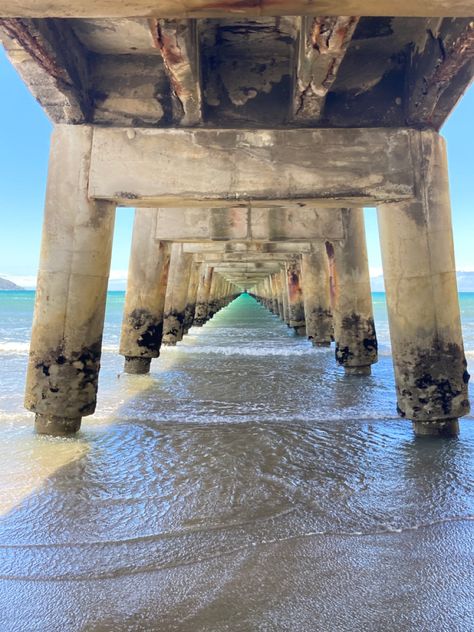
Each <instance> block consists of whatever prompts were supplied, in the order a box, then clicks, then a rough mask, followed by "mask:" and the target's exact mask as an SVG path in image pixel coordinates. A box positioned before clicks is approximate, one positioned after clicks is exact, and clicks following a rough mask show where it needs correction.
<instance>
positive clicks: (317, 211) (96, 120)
mask: <svg viewBox="0 0 474 632" xmlns="http://www.w3.org/2000/svg"><path fill="white" fill-rule="evenodd" d="M19 4H20V5H21V6H18V5H19ZM96 4H97V3H96ZM240 4H242V5H243V4H246V5H247V4H248V5H249V6H250V5H251V4H252V3H240ZM276 4H278V6H276ZM280 4H281V3H274V2H273V4H272V3H271V2H269V1H266V0H262V2H258V3H256V5H258V6H255V7H254V6H252V7H250V8H249V6H245V7H244V6H242V7H240V5H239V7H240V8H239V9H238V15H237V14H236V10H237V9H236V6H235V5H236V3H235V2H234V3H233V4H232V3H231V2H230V1H229V2H223V3H220V5H219V7H217V5H216V6H215V7H211V8H209V6H210V5H209V3H208V5H209V6H208V5H205V3H202V2H201V3H200V2H198V0H193V1H192V2H190V5H189V7H187V8H186V7H185V8H183V7H181V8H179V7H178V9H177V8H176V7H175V6H174V5H173V3H172V2H167V3H165V4H164V5H163V7H161V5H160V7H161V8H160V7H156V6H153V7H152V6H151V5H150V3H148V4H147V3H146V2H141V0H134V2H132V3H125V4H124V3H122V5H121V6H120V7H119V5H118V4H117V3H114V2H113V1H110V2H108V3H104V2H100V3H99V5H100V6H99V5H98V6H94V3H92V2H90V1H88V2H86V3H85V4H84V2H82V3H77V6H75V8H74V7H72V8H71V6H69V5H71V3H69V5H68V7H66V4H65V3H64V2H63V3H62V4H61V2H59V1H56V0H54V1H53V2H52V3H51V2H49V3H48V2H45V1H43V0H38V1H36V0H35V1H33V0H25V2H20V3H18V2H16V0H0V37H1V40H2V43H3V44H4V46H5V49H6V51H7V54H8V55H9V57H10V59H11V61H12V63H13V64H14V66H15V68H16V69H17V70H18V72H19V73H20V75H21V76H22V77H23V79H24V80H25V82H26V83H27V85H28V87H29V89H30V90H31V92H32V93H33V95H34V96H35V98H36V99H37V100H38V101H39V103H40V104H41V105H42V106H43V108H44V109H45V111H46V113H47V114H48V116H49V117H50V119H51V120H52V121H53V124H54V126H55V131H54V135H53V143H52V151H51V165H50V175H49V184H48V195H47V202H46V214H45V228H44V235H43V247H42V255H41V264H40V275H39V283H38V296H37V304H36V310H35V321H34V327H33V336H32V346H31V359H30V367H29V372H28V383H27V393H26V405H27V407H28V408H29V409H30V410H32V411H34V412H35V413H36V415H37V427H38V429H39V430H40V431H41V432H52V433H62V432H64V433H67V432H70V431H73V430H75V429H77V428H78V427H79V424H80V419H81V417H82V416H84V415H87V414H91V412H93V410H94V406H95V398H96V391H97V376H98V371H99V364H100V353H101V336H102V326H103V316H104V300H105V291H106V283H107V274H108V267H109V264H110V244H111V239H112V226H113V217H114V207H115V206H129V207H133V208H135V209H137V219H136V223H135V229H134V237H133V245H132V256H131V262H130V278H129V284H128V291H127V299H126V307H125V313H124V320H123V328H122V340H121V347H120V351H121V353H122V354H123V355H124V356H125V370H126V371H127V372H134V373H143V372H146V371H148V370H149V366H150V362H151V359H152V358H153V357H157V356H158V355H159V352H160V344H161V342H166V343H168V344H175V343H176V342H177V341H178V340H180V339H181V337H182V336H183V333H184V332H186V331H187V330H188V329H189V327H190V325H191V324H192V323H193V324H195V325H198V326H199V325H203V324H204V323H205V322H206V321H207V320H208V319H209V318H210V317H212V316H213V315H214V314H215V313H217V311H218V310H219V309H222V307H223V306H224V305H226V304H227V303H228V301H229V300H230V299H231V298H232V296H233V295H235V292H236V291H240V290H243V289H247V290H248V291H249V292H251V293H252V294H253V295H255V296H256V297H257V298H258V300H260V302H261V303H262V304H263V305H265V306H266V307H267V308H268V309H269V310H270V311H272V312H273V313H275V314H278V315H279V316H280V318H282V320H284V321H285V322H286V323H287V324H288V325H289V326H291V327H294V328H295V330H296V331H297V332H298V333H299V334H304V333H306V335H307V336H308V337H309V339H310V340H312V341H313V343H314V344H315V345H328V344H329V343H330V341H331V337H332V333H333V331H332V330H333V329H334V338H335V341H336V359H337V362H338V363H339V364H340V365H342V366H343V367H344V369H345V371H346V373H349V374H359V375H368V374H369V373H370V371H371V365H372V364H373V363H374V362H376V361H377V339H376V335H375V327H374V321H373V314H372V304H371V294H370V283H369V272H368V263H367V252H366V245H365V234H364V226H363V215H362V210H361V209H362V208H363V207H364V206H377V207H378V209H379V219H380V226H381V243H382V251H383V259H384V270H385V277H386V283H387V297H388V301H389V312H390V327H391V336H392V346H393V350H394V351H393V353H394V365H395V374H396V382H397V393H398V407H399V411H400V414H401V415H402V416H405V417H406V418H408V419H412V420H413V422H414V423H415V430H416V432H417V433H419V434H440V433H442V434H454V433H455V432H456V428H457V422H456V420H457V419H458V418H459V417H460V416H461V415H463V414H465V413H466V412H467V410H468V408H469V405H468V403H467V380H468V375H467V372H466V368H465V360H464V353H463V349H462V338H461V332H460V325H459V309H458V307H457V297H456V285H455V280H454V270H455V268H454V259H453V252H452V251H453V249H452V243H451V224H450V219H449V200H448V196H449V194H448V185H447V170H446V163H445V156H444V149H443V147H442V141H441V140H440V139H439V136H438V134H437V132H436V131H435V130H438V129H440V127H441V126H442V124H443V123H444V121H445V120H446V118H447V116H448V115H449V113H450V112H451V111H452V109H453V108H454V106H455V104H456V102H457V101H458V99H459V98H460V96H461V95H462V94H463V91H464V90H465V89H466V87H467V86H468V85H469V83H470V81H471V79H472V55H471V51H472V42H473V31H472V18H471V17H469V16H470V12H469V9H470V8H471V7H470V5H469V2H467V1H464V2H462V1H461V0H459V1H458V2H456V3H454V4H455V6H454V5H453V6H451V7H448V6H447V5H448V4H449V3H446V2H444V3H443V2H441V0H436V2H428V1H427V0H425V1H424V2H421V1H419V2H415V4H414V5H413V2H412V3H407V2H405V3H404V4H405V5H406V6H405V8H403V7H402V8H401V7H400V6H395V4H394V3H391V4H390V3H389V4H386V5H384V6H383V7H381V8H380V7H379V6H377V7H375V4H374V3H372V5H370V6H369V5H367V3H366V4H365V5H364V3H363V2H362V3H359V5H357V6H359V8H360V7H362V9H364V6H365V8H366V9H367V11H364V10H362V11H359V10H357V11H356V10H355V9H354V10H352V9H351V11H349V12H348V13H344V12H343V14H342V15H338V12H337V7H338V5H337V3H332V4H331V7H332V9H334V10H335V12H331V11H329V12H326V14H325V16H324V15H323V16H318V15H313V14H314V7H313V8H311V6H310V5H311V3H306V4H305V3H303V2H299V3H297V6H296V8H295V3H290V2H285V3H283V4H282V5H281V6H280ZM451 4H453V3H451ZM106 5H107V7H106ZM303 5H304V6H303ZM346 5H347V3H346ZM408 5H410V10H409V11H407V9H406V7H407V6H408ZM411 5H413V6H411ZM415 5H416V6H415ZM272 6H273V8H272ZM305 7H306V8H305ZM374 7H375V8H374ZM311 12H313V13H311ZM351 12H352V13H351ZM450 12H451V13H450ZM306 13H308V17H305V15H306ZM267 14H268V15H267ZM275 14H278V15H275ZM284 15H285V16H286V17H284V19H282V18H283V16H284ZM396 15H398V16H399V17H394V16H396ZM410 15H411V16H413V17H410ZM177 16H180V17H181V18H182V19H178V17H177ZM190 16H191V17H190ZM193 16H194V17H193ZM263 16H266V17H263ZM383 16H389V18H388V19H386V18H384V17H383ZM166 17H171V18H172V19H169V20H165V21H163V20H164V18H166ZM61 18H67V19H61ZM72 18H74V19H72ZM94 18H100V19H97V20H95V19H94ZM208 18H209V19H208ZM104 19H106V23H105V22H104V21H103V20H104ZM222 42H226V44H225V46H224V45H223V44H222ZM407 51H408V52H407ZM440 51H441V52H440ZM367 59H370V64H367V63H366V61H367ZM215 60H219V63H215ZM276 60H278V61H276ZM244 122H245V124H244ZM151 209H154V210H153V211H152V210H151ZM165 242H166V243H168V244H171V243H172V244H173V245H172V246H171V247H170V248H171V254H170V259H169V261H170V263H169V271H168V248H169V246H167V245H165ZM321 244H325V246H324V248H322V247H321ZM324 250H325V251H326V253H325V252H324ZM193 262H194V264H195V265H193ZM167 271H168V274H169V278H168V280H166V273H167ZM328 279H329V283H328ZM165 286H166V292H165ZM328 287H329V293H328ZM236 288H238V289H237V290H236ZM329 299H330V300H329ZM163 301H164V304H163ZM163 305H164V306H163ZM331 314H332V323H331ZM163 318H164V321H163ZM162 323H163V325H162Z"/></svg>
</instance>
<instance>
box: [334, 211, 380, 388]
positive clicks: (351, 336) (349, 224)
mask: <svg viewBox="0 0 474 632" xmlns="http://www.w3.org/2000/svg"><path fill="white" fill-rule="evenodd" d="M343 223H344V231H345V234H346V235H347V237H346V239H344V240H341V241H338V242H333V243H330V242H327V244H326V251H327V254H328V257H329V263H330V267H331V271H332V279H333V312H334V337H335V341H336V361H337V363H338V364H340V365H341V366H343V367H344V369H345V371H346V373H347V374H350V375H369V374H370V372H371V368H370V367H371V365H372V364H374V363H375V362H377V337H376V334H375V325H374V316H373V311H372V295H371V289H370V275H369V263H368V259H367V247H366V242H365V228H364V215H363V210H362V209H360V208H352V209H343Z"/></svg>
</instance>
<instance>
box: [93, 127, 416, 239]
mask: <svg viewBox="0 0 474 632" xmlns="http://www.w3.org/2000/svg"><path fill="white" fill-rule="evenodd" d="M419 133H420V132H418V131H417V130H410V129H381V128H379V129H316V130H315V129H311V130H309V129H304V130H301V129H279V130H272V129H266V130H259V131H249V130H230V129H228V130H225V131H223V130H212V129H200V130H194V129H186V130H184V129H145V128H142V129H138V128H135V129H133V130H130V129H123V128H99V127H96V128H94V140H93V152H92V165H91V170H90V179H89V195H90V196H91V197H93V198H98V199H107V200H115V201H116V202H117V204H119V205H123V206H160V207H180V206H202V207H209V208H210V207H229V206H238V205H239V204H242V205H244V206H247V205H248V203H249V202H251V203H252V206H255V207H259V206H260V207H268V206H269V205H270V206H272V205H273V206H291V205H295V204H305V203H306V204H309V205H310V206H315V204H316V203H319V204H320V205H321V206H325V207H328V206H332V205H334V206H337V207H341V206H344V204H349V205H360V206H362V205H364V204H372V205H373V204H375V203H376V202H386V201H393V200H403V199H411V198H413V197H414V195H415V183H414V173H413V162H412V147H413V143H416V141H417V138H418V137H419ZM315 147H317V148H318V151H315V149H314V148H315ZM177 175H179V177H177ZM262 239H264V240H265V237H263V238H262Z"/></svg>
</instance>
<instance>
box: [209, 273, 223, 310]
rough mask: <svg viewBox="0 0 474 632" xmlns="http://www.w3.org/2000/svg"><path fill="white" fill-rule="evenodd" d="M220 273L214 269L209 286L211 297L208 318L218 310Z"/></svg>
mask: <svg viewBox="0 0 474 632" xmlns="http://www.w3.org/2000/svg"><path fill="white" fill-rule="evenodd" d="M219 278H220V277H219V274H218V273H217V272H215V271H214V273H213V275H212V279H211V286H210V288H209V298H208V302H207V303H208V312H207V319H208V320H210V319H211V318H212V317H213V316H214V315H215V314H216V313H217V312H218V311H219V307H218V298H217V287H218V284H219Z"/></svg>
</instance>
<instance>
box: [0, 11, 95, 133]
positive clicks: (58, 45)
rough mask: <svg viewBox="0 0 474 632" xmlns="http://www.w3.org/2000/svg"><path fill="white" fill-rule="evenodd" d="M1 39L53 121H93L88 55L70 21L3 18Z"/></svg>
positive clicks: (21, 74)
mask: <svg viewBox="0 0 474 632" xmlns="http://www.w3.org/2000/svg"><path fill="white" fill-rule="evenodd" d="M0 41H1V43H3V45H4V47H5V50H6V52H7V55H8V57H9V59H10V61H11V63H12V64H13V66H14V67H15V69H16V70H17V72H18V74H19V75H20V77H21V78H22V79H23V81H24V82H25V83H26V85H27V86H28V89H29V90H30V92H31V93H32V94H33V96H34V97H35V98H36V100H37V101H38V102H39V103H40V105H41V106H42V107H43V108H44V110H45V112H46V113H47V115H48V116H49V117H50V118H51V119H52V121H53V122H54V123H67V124H77V123H85V122H87V121H88V120H90V114H91V111H92V101H91V98H90V95H89V92H88V88H89V68H88V63H87V55H86V53H85V50H84V48H83V46H82V44H81V43H80V42H79V40H78V39H77V37H76V36H75V34H74V32H73V31H72V29H71V28H70V26H69V25H68V24H67V23H64V22H62V23H61V24H58V21H57V20H27V19H21V20H20V19H4V20H2V19H0Z"/></svg>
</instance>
